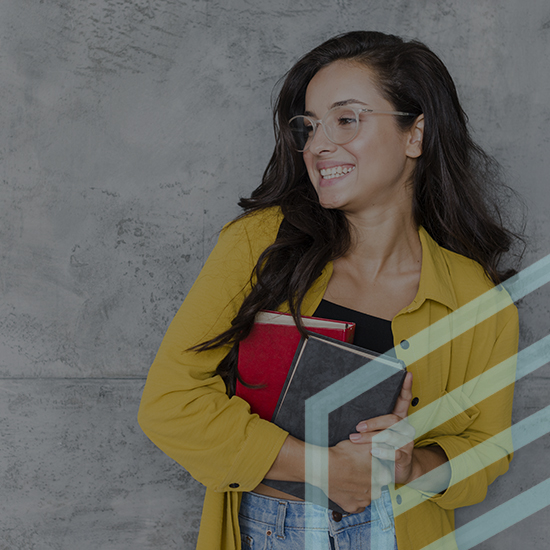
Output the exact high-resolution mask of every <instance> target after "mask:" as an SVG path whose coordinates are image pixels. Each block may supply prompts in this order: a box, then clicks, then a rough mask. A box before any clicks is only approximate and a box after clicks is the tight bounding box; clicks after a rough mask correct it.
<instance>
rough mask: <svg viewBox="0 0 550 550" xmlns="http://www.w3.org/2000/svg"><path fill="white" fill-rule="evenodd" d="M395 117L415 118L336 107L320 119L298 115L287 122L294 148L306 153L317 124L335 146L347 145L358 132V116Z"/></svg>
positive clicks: (403, 114)
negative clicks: (292, 137) (363, 114)
mask: <svg viewBox="0 0 550 550" xmlns="http://www.w3.org/2000/svg"><path fill="white" fill-rule="evenodd" d="M361 113H365V114H368V115H396V116H416V115H414V114H413V113H404V112H403V111H375V110H374V109H362V108H358V107H350V106H348V105H346V106H337V107H333V108H332V109H330V110H329V111H327V112H326V114H325V116H324V117H323V118H322V119H319V120H315V119H313V118H311V117H309V116H305V115H298V116H295V117H292V118H291V119H290V120H289V124H290V129H291V131H292V135H293V136H294V146H295V148H296V150H297V151H300V152H303V151H307V150H308V148H309V146H310V145H311V142H312V141H313V138H314V137H315V132H316V131H317V127H318V126H319V124H320V125H321V126H322V127H323V130H324V132H325V136H327V138H328V139H329V140H330V141H331V142H332V143H335V144H337V145H344V143H349V142H350V141H351V140H352V139H353V138H354V137H355V136H356V135H357V132H358V131H359V121H360V118H359V115H360V114H361Z"/></svg>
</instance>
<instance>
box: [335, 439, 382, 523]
mask: <svg viewBox="0 0 550 550" xmlns="http://www.w3.org/2000/svg"><path fill="white" fill-rule="evenodd" d="M366 445H368V446H369V447H370V444H368V443H367V444H366ZM369 450H370V449H365V445H354V444H353V443H352V442H351V441H347V440H345V441H340V443H338V444H337V445H335V446H334V447H330V448H329V497H330V498H331V500H333V501H334V502H336V503H337V504H339V505H340V506H341V507H342V508H343V509H344V510H345V511H346V512H349V513H359V512H362V511H363V510H364V509H365V508H366V507H367V506H368V505H369V504H370V503H371V500H376V499H377V498H380V493H381V488H382V487H383V486H384V485H387V484H388V483H390V482H391V479H392V473H391V471H390V469H389V468H388V467H387V466H385V465H384V464H383V463H382V462H381V461H379V460H378V459H376V458H375V457H373V456H372V455H371V453H370V452H368V451H369Z"/></svg>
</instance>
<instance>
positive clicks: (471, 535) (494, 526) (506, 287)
mask: <svg viewBox="0 0 550 550" xmlns="http://www.w3.org/2000/svg"><path fill="white" fill-rule="evenodd" d="M548 282H550V255H548V256H545V257H544V258H542V259H541V260H539V261H537V262H536V263H534V264H532V265H531V266H529V267H527V268H526V269H524V270H523V271H521V272H520V273H518V274H517V275H515V276H514V277H512V278H510V279H509V280H508V281H506V282H505V283H503V284H502V285H499V286H497V287H495V288H493V289H491V290H489V291H488V292H486V293H484V294H483V295H481V296H479V297H478V298H476V299H475V300H472V301H471V302H469V303H468V304H466V305H464V306H463V307H461V308H459V309H458V310H456V311H454V312H452V313H451V314H449V315H448V316H447V317H445V318H443V319H441V320H440V321H438V322H436V323H434V324H433V325H431V326H430V327H428V328H426V329H424V330H422V331H421V332H419V333H417V334H416V335H414V336H413V337H411V338H410V339H409V343H410V349H411V354H410V356H409V358H408V359H409V361H408V362H409V363H414V362H415V361H417V360H419V359H421V358H422V357H424V356H425V355H427V354H428V353H431V352H432V351H433V350H435V349H437V348H438V347H440V346H442V345H444V344H446V343H447V342H449V341H451V340H452V339H453V338H455V337H457V336H459V335H460V334H462V333H464V332H465V331H467V330H469V329H471V328H472V327H473V326H475V325H476V324H478V323H481V322H482V321H484V320H486V319H488V318H489V317H491V316H492V315H494V314H496V313H497V312H499V311H501V310H502V309H504V308H505V307H507V306H508V305H510V304H511V303H512V302H515V301H517V300H519V299H521V298H523V297H524V296H526V295H527V294H529V293H530V292H533V291H534V290H536V289H537V288H539V287H541V286H542V285H544V284H546V283H548ZM415 350H420V351H415ZM393 351H394V353H395V349H394V350H393ZM549 360H550V336H547V337H545V338H543V339H541V340H540V341H538V342H536V343H535V344H533V345H531V346H530V347H528V348H526V349H524V350H522V351H521V352H520V353H519V354H517V355H516V356H514V357H511V358H509V359H507V360H505V361H503V362H502V363H500V364H498V365H496V366H495V367H493V368H491V369H490V370H488V371H486V372H485V373H483V374H482V375H480V376H478V377H476V378H475V379H473V380H470V381H469V382H467V383H466V384H464V386H462V387H460V388H457V389H456V390H453V391H452V392H449V393H448V394H446V395H444V396H443V397H441V398H440V399H439V400H437V401H435V402H433V403H431V404H429V405H427V406H426V407H424V408H423V409H421V410H420V411H418V412H416V413H414V414H413V415H411V416H410V417H409V419H408V421H409V422H411V423H413V422H414V424H415V426H416V425H419V426H422V430H421V431H420V432H418V431H417V433H416V437H420V436H421V435H423V433H427V432H428V431H429V430H430V429H432V428H433V427H435V426H436V425H439V424H441V423H443V422H445V421H446V420H448V419H449V418H452V416H454V415H456V414H457V413H458V412H460V410H457V408H456V403H459V404H460V403H461V401H460V399H458V397H459V396H460V395H464V394H466V395H469V396H470V397H469V399H468V403H466V404H464V403H462V406H463V408H462V410H466V409H468V408H469V407H470V406H471V405H475V403H478V402H480V401H482V400H483V399H486V398H487V397H489V396H490V395H492V394H493V393H495V392H497V391H499V390H501V389H502V388H504V387H506V386H507V385H509V384H511V383H513V382H514V380H516V379H519V378H521V377H523V376H525V375H527V374H529V373H530V372H533V371H534V370H536V369H537V368H539V367H541V366H543V365H545V364H546V363H547V362H548V361H549ZM516 361H517V369H515V365H516ZM514 371H515V372H514ZM383 379H384V378H383V377H379V378H376V377H373V376H372V375H371V370H370V369H369V367H368V365H365V366H363V367H361V368H360V369H358V370H356V371H355V372H354V373H352V374H350V375H348V376H346V377H345V378H343V379H341V380H339V381H338V382H336V383H335V384H333V385H331V386H330V387H329V388H326V389H325V390H323V391H321V392H319V393H318V394H316V395H314V396H312V397H311V398H309V399H308V400H307V401H306V407H305V409H306V410H305V418H306V440H315V441H321V442H323V441H324V442H326V443H325V444H324V445H321V446H320V447H313V446H310V445H308V446H306V481H307V482H308V483H311V484H313V485H316V486H317V487H320V488H321V489H323V491H324V492H325V493H328V451H327V450H326V449H323V448H322V447H327V446H328V416H329V414H330V413H331V412H332V411H333V410H335V409H337V408H338V407H341V406H342V405H343V404H345V403H347V402H348V401H350V400H351V399H354V398H355V397H357V396H358V395H360V394H361V393H363V392H364V391H367V390H368V389H370V388H372V387H374V386H376V385H377V384H379V383H380V382H381V381H382V380H383ZM451 403H453V406H450V405H451ZM436 411H437V415H435V414H434V413H435V412H436ZM434 423H435V424H434ZM549 431H550V407H547V408H545V409H543V410H541V411H539V412H537V413H535V414H533V415H531V416H530V417H528V418H526V419H524V420H522V421H521V422H519V423H517V424H515V425H514V426H512V428H511V429H508V430H504V431H503V432H501V433H499V434H496V435H495V436H493V437H491V438H490V439H488V440H487V441H485V442H483V443H480V444H479V445H477V446H476V447H474V448H473V449H471V450H470V451H468V452H466V453H463V455H460V456H459V457H456V459H454V460H457V459H459V460H460V461H462V462H463V461H464V460H467V459H468V458H469V457H467V456H464V455H468V453H471V454H472V455H474V454H475V460H473V461H469V468H468V469H467V470H465V469H462V470H461V468H460V467H458V466H459V465H458V464H456V465H455V464H452V466H453V479H452V481H451V483H452V484H454V483H457V482H459V481H461V480H462V479H464V478H465V477H467V476H468V475H471V474H472V473H474V472H475V471H477V470H479V469H483V468H485V467H486V466H487V465H489V464H491V463H492V462H494V461H496V460H499V459H500V458H502V457H503V456H506V455H507V451H506V450H505V449H506V448H508V447H509V445H508V444H507V443H508V442H509V441H510V439H512V440H513V448H514V449H519V448H521V447H522V446H524V445H527V444H528V443H530V442H531V441H534V440H535V439H537V438H539V437H541V436H542V435H544V434H546V433H548V432H549ZM472 464H475V465H476V466H475V467H474V469H472ZM455 466H457V467H455ZM437 470H438V469H435V470H432V472H430V473H429V474H427V475H426V476H423V478H421V479H422V480H423V481H430V482H433V480H436V479H437V476H438V473H439V472H438V471H437ZM461 471H462V473H460V472H461ZM428 477H429V478H430V479H427V478H428ZM424 478H426V479H424ZM417 481H418V480H417ZM548 485H549V483H548V480H546V481H545V482H543V483H541V484H539V485H538V486H537V487H534V488H532V489H530V490H529V491H526V493H522V494H521V495H518V496H517V497H515V498H513V499H511V500H510V501H508V502H506V503H505V504H503V505H501V506H499V507H497V508H495V509H494V510H492V511H491V512H488V513H487V514H485V515H484V516H482V517H480V518H478V519H476V520H474V521H472V522H470V523H469V524H468V525H465V526H463V527H461V528H460V529H458V530H457V531H456V532H455V533H454V534H451V535H450V536H447V537H443V538H442V539H440V540H439V541H436V542H435V543H432V544H431V545H429V546H427V547H426V550H456V544H458V545H459V549H460V550H463V549H466V548H472V546H475V545H476V544H479V543H480V542H482V541H483V540H486V539H487V538H489V537H490V536H493V535H494V534H496V533H498V532H500V531H501V530H503V529H505V528H506V527H508V526H509V525H511V523H513V522H514V521H519V520H520V519H523V518H524V517H527V516H528V515H530V514H533V513H535V512H537V511H538V510H540V509H542V508H544V507H545V506H548V505H549V504H550V491H549V489H550V487H548ZM430 486H431V487H433V485H430ZM444 489H445V487H441V488H440V490H444ZM438 492H439V491H438V490H434V492H433V493H426V492H423V491H422V492H421V491H418V490H415V489H412V488H410V487H408V486H403V487H401V488H399V489H398V490H397V491H396V494H399V495H400V496H401V499H400V501H401V504H400V506H399V509H398V510H394V514H395V515H399V514H402V513H403V512H405V511H406V510H409V509H411V508H412V507H414V506H416V505H417V504H420V503H421V502H422V501H423V500H425V499H426V498H429V497H430V496H432V495H433V494H435V493H438ZM527 494H528V495H527ZM524 495H526V496H525V497H524ZM529 497H530V500H529V505H528V506H524V504H523V503H524V502H525V501H526V499H528V498H529ZM311 498H312V495H311V488H310V487H309V486H308V485H306V500H311ZM326 504H328V498H327V500H326V503H325V505H326ZM518 506H521V507H522V508H521V513H519V514H518V513H517V510H516V508H517V507H518ZM497 510H499V511H498V512H497ZM526 510H527V511H528V513H527V512H526ZM512 511H513V512H514V513H513V514H512ZM512 515H513V516H514V520H513V521H512V520H511V519H509V520H507V521H503V520H502V521H501V518H509V516H510V517H511V516H512ZM485 516H486V517H485ZM483 518H485V519H484V520H483ZM518 518H519V519H518ZM306 523H307V516H306ZM468 526H469V527H468ZM455 537H456V541H457V542H456V544H455ZM307 548H308V550H310V546H309V545H308V546H307ZM313 548H314V547H313V546H311V550H313Z"/></svg>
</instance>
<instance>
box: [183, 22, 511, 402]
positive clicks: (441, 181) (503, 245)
mask: <svg viewBox="0 0 550 550" xmlns="http://www.w3.org/2000/svg"><path fill="white" fill-rule="evenodd" d="M337 60H349V61H352V62H355V63H359V64H363V65H365V66H366V67H368V68H369V69H371V70H372V71H373V73H374V74H375V76H376V78H377V84H378V86H379V89H380V92H381V93H382V95H383V96H384V97H385V99H387V100H388V101H389V102H390V103H391V104H392V105H393V107H394V108H395V110H398V111H404V112H409V113H413V114H414V115H420V114H422V113H423V114H424V137H423V143H422V155H421V156H420V157H419V158H418V160H417V163H416V167H415V171H414V174H413V181H412V185H413V216H414V220H415V222H416V223H417V225H419V226H420V225H422V226H423V227H424V228H425V229H426V230H427V232H428V233H429V234H430V235H431V237H432V238H433V239H434V240H435V241H436V242H437V243H438V244H439V245H440V246H442V247H445V248H447V249H449V250H452V251H454V252H457V253H459V254H462V255H464V256H467V257H468V258H471V259H473V260H476V261H477V262H479V263H480V264H481V265H482V266H483V268H484V269H485V271H486V273H487V276H488V277H489V278H490V279H491V280H492V281H493V282H494V283H495V284H498V283H500V282H502V281H503V280H505V279H506V278H507V277H509V276H510V275H512V274H513V273H515V271H514V270H511V269H507V270H506V269H503V268H501V267H500V263H501V259H502V257H503V255H504V254H505V253H507V252H508V251H509V250H510V247H511V245H512V244H513V242H514V241H515V240H516V238H517V237H518V236H517V235H516V234H514V233H512V232H511V231H510V230H508V229H506V228H505V227H504V226H503V222H502V219H501V214H500V209H499V207H498V201H495V200H494V199H495V198H497V199H498V197H499V194H498V193H501V190H502V189H506V190H507V189H508V188H506V187H503V186H502V185H501V184H500V183H499V180H498V165H497V164H496V163H495V161H494V160H493V159H491V158H490V157H489V156H488V155H486V154H485V153H484V152H483V150H482V149H481V148H480V147H478V146H477V145H476V144H475V143H474V142H473V140H472V138H471V137H470V133H469V131H468V127H467V118H466V115H465V113H464V111H463V110H462V107H461V106H460V103H459V101H458V96H457V93H456V88H455V85H454V83H453V80H452V78H451V76H450V75H449V73H448V71H447V69H446V67H445V66H444V64H443V63H442V61H441V60H440V59H439V58H438V57H437V56H436V55H435V54H434V53H433V52H432V51H431V50H430V49H429V48H428V47H427V46H425V45H424V44H422V43H421V42H418V41H416V40H412V41H409V42H405V41H403V40H402V39H401V38H399V37H396V36H393V35H387V34H383V33H380V32H349V33H346V34H343V35H340V36H336V37H334V38H332V39H330V40H328V41H326V42H324V43H323V44H321V45H320V46H318V47H317V48H315V49H313V50H312V51H311V52H309V53H307V54H306V55H305V56H303V57H302V58H301V59H300V60H299V61H298V62H297V63H296V64H295V65H294V67H292V69H290V71H289V72H288V73H287V75H286V78H285V80H284V82H283V85H282V88H281V91H280V93H279V96H278V99H277V101H276V103H275V106H274V127H275V140H276V143H275V150H274V152H273V155H272V157H271V159H270V161H269V164H268V165H267V168H266V170H265V172H264V175H263V179H262V183H261V185H260V186H259V187H258V188H257V189H255V190H254V191H253V193H252V195H251V196H250V198H243V199H241V201H240V202H239V205H240V206H241V207H242V208H243V209H244V210H245V212H244V213H243V214H242V216H245V215H247V214H248V213H250V212H252V211H256V210H260V209H263V208H268V207H272V206H278V207H280V208H281V210H282V213H283V215H284V219H283V221H282V223H281V226H280V229H279V233H278V235H277V238H276V240H275V242H274V243H273V244H272V245H271V246H269V247H268V248H267V249H266V250H265V251H264V252H263V253H262V255H261V256H260V258H259V260H258V263H257V264H256V267H255V269H254V273H253V274H252V280H255V283H254V285H253V287H252V290H251V292H250V294H249V295H248V296H247V297H246V298H245V300H244V302H243V304H242V306H241V308H240V310H239V312H238V313H237V315H236V316H235V318H234V319H233V320H232V323H231V328H229V329H228V330H226V331H225V332H223V333H222V334H220V335H218V336H217V337H215V338H213V339H211V340H209V341H207V342H203V343H202V344H200V345H198V346H195V347H194V348H192V349H195V350H197V351H204V350H208V349H212V348H216V347H219V346H223V345H228V344H230V345H232V346H233V347H232V349H231V351H230V352H229V354H228V355H227V356H226V357H225V359H224V360H222V361H221V363H220V364H219V365H218V368H217V371H216V372H217V373H218V374H220V375H221V376H222V377H223V378H224V379H225V381H226V385H227V387H228V392H229V393H230V394H232V393H233V392H234V387H235V381H236V378H237V377H238V371H237V352H238V344H239V342H240V341H241V340H243V339H244V338H246V337H247V336H248V334H249V333H250V330H251V329H252V326H253V324H254V317H255V315H256V314H257V313H258V312H259V311H260V310H262V309H276V308H277V306H279V305H280V304H282V303H284V302H288V304H289V309H290V312H291V313H292V315H293V317H294V319H295V321H296V324H297V326H298V328H299V329H300V331H301V332H302V333H305V330H304V328H303V325H302V322H301V319H300V316H299V312H300V308H301V305H302V302H303V299H304V296H305V294H306V292H307V291H308V289H309V288H310V287H311V285H312V284H313V282H314V281H315V279H316V278H317V277H318V276H319V275H320V273H321V271H322V269H323V267H324V266H325V265H326V264H327V262H329V261H331V260H334V259H336V258H339V257H341V256H342V255H344V254H345V253H346V251H347V250H348V248H349V246H350V243H351V227H350V225H349V224H348V221H347V219H346V217H345V216H344V214H343V213H342V212H341V211H339V210H333V209H332V210H331V209H325V208H323V207H321V206H320V204H319V201H318V199H317V195H316V193H315V191H314V189H313V186H312V185H311V183H310V181H309V177H308V174H307V171H306V168H305V164H304V161H303V158H302V154H301V153H298V152H296V151H295V149H294V147H293V139H292V136H291V135H290V128H289V124H288V121H289V120H290V119H291V118H292V117H293V116H295V115H298V114H303V112H304V109H305V94H306V88H307V85H308V83H309V82H310V80H311V79H312V78H313V76H314V75H315V74H316V73H317V72H318V71H319V70H320V69H321V68H323V67H326V66H327V65H329V64H330V63H333V62H334V61H337ZM415 120H416V116H411V117H396V123H397V124H399V125H400V128H401V129H402V130H407V129H409V128H410V127H411V126H412V124H414V122H415ZM242 216H241V217H242Z"/></svg>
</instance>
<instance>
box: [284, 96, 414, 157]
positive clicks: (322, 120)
mask: <svg viewBox="0 0 550 550" xmlns="http://www.w3.org/2000/svg"><path fill="white" fill-rule="evenodd" d="M342 108H347V109H350V110H351V111H353V112H354V113H355V115H356V117H357V128H356V129H355V134H353V137H351V138H350V139H347V140H346V141H340V142H338V141H334V140H333V139H331V137H330V136H329V135H328V134H327V129H326V126H325V124H326V118H327V117H328V116H329V115H330V113H332V112H333V111H335V110H336V109H342ZM361 113H368V114H369V115H395V116H418V115H415V114H414V113H405V112H404V111H377V110H376V109H368V108H364V107H353V106H349V105H336V106H335V107H332V109H329V110H328V111H327V112H326V113H325V114H324V116H323V118H320V119H318V120H315V119H314V118H311V117H310V116H308V115H296V116H293V117H292V118H291V119H290V120H289V121H288V123H289V124H290V123H291V122H292V121H293V120H296V119H297V118H307V119H308V120H309V121H310V122H311V125H312V128H313V134H312V136H311V138H310V139H309V141H308V143H307V144H306V147H305V149H296V151H298V152H299V153H303V152H305V151H307V150H308V149H309V147H310V145H311V143H312V142H313V140H314V139H315V134H316V133H317V128H318V126H319V125H321V126H322V127H323V132H324V133H325V136H326V137H327V139H328V140H329V141H330V142H331V143H334V144H335V145H345V144H346V143H349V142H350V141H352V140H354V139H355V138H356V137H357V134H358V133H359V125H360V122H361V119H360V118H359V115H360V114H361Z"/></svg>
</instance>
